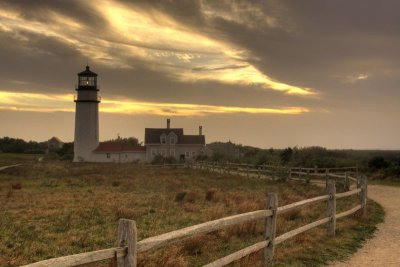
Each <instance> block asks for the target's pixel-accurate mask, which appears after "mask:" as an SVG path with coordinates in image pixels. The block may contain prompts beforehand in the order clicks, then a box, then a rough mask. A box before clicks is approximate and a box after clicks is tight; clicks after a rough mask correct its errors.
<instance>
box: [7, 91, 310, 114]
mask: <svg viewBox="0 0 400 267" xmlns="http://www.w3.org/2000/svg"><path fill="white" fill-rule="evenodd" d="M73 99H74V96H73V95H72V94H39V93H16V92H10V91H0V110H11V111H30V112H74V111H75V108H74V104H73V102H72V101H73ZM100 112H104V113H114V114H149V115H168V116H205V115H211V114H236V113H247V114H281V115H297V114H302V113H306V112H309V110H308V109H307V108H304V107H280V108H253V107H232V106H216V105H199V104H184V103H158V102H142V101H136V100H132V99H124V100H121V99H108V98H105V99H102V103H101V104H100Z"/></svg>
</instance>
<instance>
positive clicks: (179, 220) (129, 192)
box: [0, 154, 383, 267]
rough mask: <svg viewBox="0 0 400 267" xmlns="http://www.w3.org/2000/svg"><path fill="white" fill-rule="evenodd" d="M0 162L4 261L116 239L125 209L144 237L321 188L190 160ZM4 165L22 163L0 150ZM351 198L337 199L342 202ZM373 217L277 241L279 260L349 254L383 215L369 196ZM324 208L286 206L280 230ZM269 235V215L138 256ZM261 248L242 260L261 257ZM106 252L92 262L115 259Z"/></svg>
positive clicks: (202, 253) (180, 253) (209, 248)
mask: <svg viewBox="0 0 400 267" xmlns="http://www.w3.org/2000/svg"><path fill="white" fill-rule="evenodd" d="M20 161H23V163H25V164H24V165H23V166H20V167H16V168H11V169H7V170H4V171H1V172H0V266H19V265H21V264H26V263H31V262H35V261H39V260H43V259H47V258H51V257H57V256H62V255H69V254H75V253H81V252H85V251H92V250H97V249H104V248H109V247H112V246H115V245H116V244H115V241H116V229H117V224H118V219H119V218H127V219H134V220H135V221H136V223H137V228H138V239H139V240H141V239H143V238H146V237H150V236H154V235H158V234H161V233H165V232H168V231H172V230H176V229H179V228H183V227H186V226H190V225H193V224H197V223H201V222H205V221H209V220H213V219H218V218H221V217H224V216H229V215H233V214H237V213H243V212H247V211H253V210H257V209H262V208H264V207H265V202H266V199H267V195H268V193H270V192H276V193H278V196H279V206H282V205H285V204H289V203H292V202H296V201H299V200H302V199H306V198H310V197H313V196H318V195H322V194H324V191H323V189H321V188H319V187H316V186H312V185H305V184H300V183H281V182H268V181H264V180H258V179H248V178H245V177H238V176H229V175H220V174H215V173H207V172H204V171H195V170H190V169H175V170H167V169H162V170H151V169H143V168H140V167H138V166H134V165H128V164H125V165H124V164H123V165H117V164H72V163H69V162H61V161H45V162H37V161H35V156H30V157H28V156H25V157H24V158H21V159H20ZM0 162H1V164H0V166H2V165H8V164H9V165H10V164H14V163H19V159H18V155H11V156H7V155H5V154H3V155H1V154H0ZM351 201H353V203H354V201H356V200H355V199H354V198H353V199H350V198H348V200H347V201H344V200H340V201H338V212H340V211H342V210H345V209H348V208H349V207H351V206H352V203H351ZM368 203H369V205H368V217H367V218H365V219H363V220H359V219H357V218H355V217H351V218H347V219H342V220H340V221H338V224H337V227H338V229H337V235H336V237H334V238H328V237H327V236H326V229H325V228H324V227H320V228H317V229H314V230H311V231H310V232H308V233H304V234H301V235H299V236H297V237H296V238H294V239H292V240H290V241H287V242H285V243H283V244H281V245H279V246H277V249H276V256H275V266H320V265H324V264H325V263H326V262H327V261H329V260H332V259H337V258H343V257H346V256H348V255H349V254H350V253H352V252H354V250H355V249H356V248H357V247H358V246H360V244H361V242H362V241H363V240H364V239H365V238H368V237H370V236H371V235H372V233H373V231H374V230H375V225H376V224H377V223H378V222H380V221H381V220H382V218H383V211H382V209H381V207H380V206H379V205H378V204H376V203H374V202H372V201H369V202H368ZM325 216H326V204H325V203H321V204H318V205H313V206H311V207H308V208H306V209H304V210H302V211H297V212H291V213H289V214H286V215H283V216H280V218H279V220H278V225H277V227H278V233H277V234H278V235H279V234H282V233H284V232H287V231H289V230H291V229H294V228H297V227H299V226H301V225H304V224H306V223H308V222H312V221H315V220H316V219H318V218H323V217H325ZM262 239H263V222H262V221H259V222H254V223H247V224H244V225H239V226H235V227H230V228H228V229H225V230H222V231H218V232H214V233H211V234H208V235H201V236H197V237H194V238H191V239H188V240H186V241H183V242H181V243H178V244H174V245H170V246H167V247H166V248H163V249H158V250H155V251H154V252H149V253H141V254H139V256H138V265H139V266H176V267H180V266H202V265H204V264H206V263H208V262H211V261H213V260H215V259H217V258H220V257H222V256H225V255H227V254H230V253H232V252H234V251H236V250H238V249H240V248H243V247H246V246H248V245H250V244H252V243H254V242H256V241H258V240H262ZM260 258H261V254H259V253H255V254H254V255H251V256H250V257H248V258H245V259H243V260H242V261H241V262H238V263H235V266H261V265H260ZM108 264H109V262H103V263H99V264H96V265H95V266H108Z"/></svg>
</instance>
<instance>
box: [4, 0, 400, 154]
mask: <svg viewBox="0 0 400 267" xmlns="http://www.w3.org/2000/svg"><path fill="white" fill-rule="evenodd" d="M398 10H400V2H399V1H397V0H386V1H384V2H383V1H376V0H351V1H349V0H337V1H328V0H303V1H297V0H263V1H248V0H243V1H230V0H229V1H223V0H221V1H213V0H209V1H207V0H191V1H185V0H182V1H174V0H168V1H167V0H165V1H128V0H97V1H77V0H70V1H66V0H65V1H61V0H36V1H30V0H18V1H15V0H2V1H0V137H4V136H10V137H15V138H23V139H25V140H36V141H44V140H47V139H49V138H50V137H52V136H57V137H59V138H60V139H62V140H63V141H73V135H74V120H75V118H74V116H75V114H74V111H75V103H74V101H73V99H74V94H75V93H76V92H75V85H76V83H77V73H78V72H80V71H83V70H84V69H85V66H86V64H89V65H90V67H91V70H93V71H94V72H96V73H98V75H99V77H98V82H99V84H100V95H101V97H102V102H101V103H100V139H101V140H108V139H111V138H116V137H117V135H120V136H122V137H130V136H135V137H138V138H139V140H141V141H143V138H144V128H146V127H147V128H158V127H166V119H167V118H170V119H171V126H172V127H179V128H184V130H185V133H186V134H197V133H198V126H199V125H202V126H203V133H204V134H205V136H206V141H207V142H208V143H210V142H213V141H228V140H230V141H232V142H235V143H240V144H244V145H252V146H257V147H261V148H270V147H274V148H284V147H288V146H290V147H293V146H298V147H306V146H323V147H327V148H338V149H400V138H399V132H400V120H399V115H400V101H399V100H400V90H399V84H400V16H399V15H398Z"/></svg>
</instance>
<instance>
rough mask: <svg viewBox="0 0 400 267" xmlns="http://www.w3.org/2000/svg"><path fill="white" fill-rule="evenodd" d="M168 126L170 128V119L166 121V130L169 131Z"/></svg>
mask: <svg viewBox="0 0 400 267" xmlns="http://www.w3.org/2000/svg"><path fill="white" fill-rule="evenodd" d="M170 126H171V120H170V119H167V129H169V128H170Z"/></svg>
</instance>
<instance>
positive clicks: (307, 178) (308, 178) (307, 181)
mask: <svg viewBox="0 0 400 267" xmlns="http://www.w3.org/2000/svg"><path fill="white" fill-rule="evenodd" d="M309 183H310V170H307V176H306V184H309Z"/></svg>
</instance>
